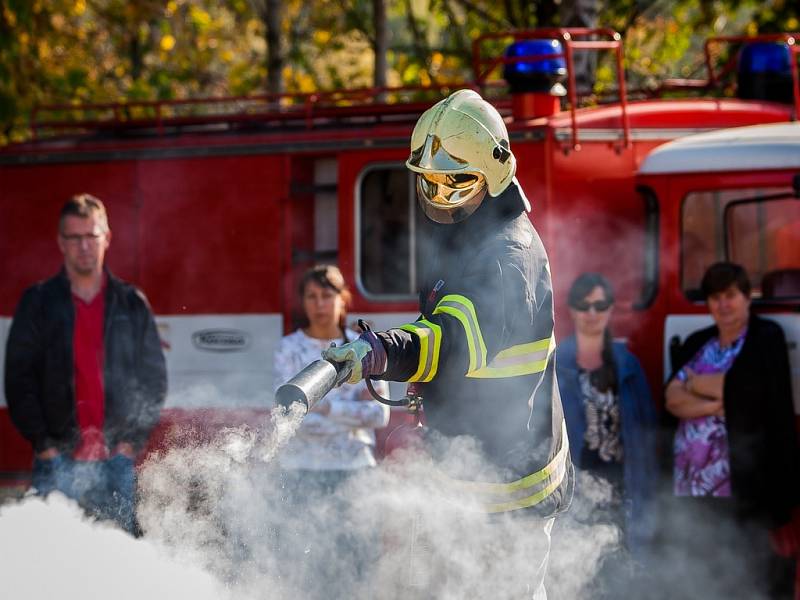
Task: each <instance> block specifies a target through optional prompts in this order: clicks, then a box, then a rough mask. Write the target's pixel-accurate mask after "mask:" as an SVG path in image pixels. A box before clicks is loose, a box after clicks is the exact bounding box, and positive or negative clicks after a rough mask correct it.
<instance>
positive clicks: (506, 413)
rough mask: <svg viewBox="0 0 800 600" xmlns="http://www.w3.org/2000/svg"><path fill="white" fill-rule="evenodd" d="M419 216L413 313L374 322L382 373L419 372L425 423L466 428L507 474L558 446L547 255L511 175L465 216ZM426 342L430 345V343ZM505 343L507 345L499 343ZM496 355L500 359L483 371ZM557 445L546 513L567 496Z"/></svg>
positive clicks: (541, 508) (456, 431) (445, 430)
mask: <svg viewBox="0 0 800 600" xmlns="http://www.w3.org/2000/svg"><path fill="white" fill-rule="evenodd" d="M428 226H429V227H430V229H431V231H428V232H425V233H427V234H428V235H426V236H425V237H424V239H423V242H427V243H428V244H429V245H428V246H427V247H424V249H423V254H422V256H423V257H424V261H423V267H422V268H423V278H422V281H423V284H422V286H421V288H420V311H421V313H422V314H421V316H420V318H419V319H418V321H417V322H415V323H413V324H409V325H407V326H404V327H403V328H398V329H391V330H389V331H387V332H382V333H380V334H379V336H380V337H381V339H382V341H383V343H384V346H385V347H386V350H387V361H388V370H387V372H386V373H385V374H384V375H382V378H384V379H389V380H393V381H423V382H424V383H423V384H422V388H423V391H422V395H423V403H424V407H425V416H426V420H427V424H428V425H429V426H430V427H431V429H433V430H435V431H437V432H439V433H441V434H444V435H445V436H447V437H455V436H461V435H468V436H471V437H472V438H473V439H475V440H477V441H478V442H479V444H480V447H481V449H482V451H483V453H484V455H485V456H486V457H487V458H488V459H489V461H490V462H491V463H492V464H494V465H495V466H496V467H499V468H500V469H501V470H502V471H503V472H504V474H505V476H506V477H507V479H505V480H506V481H511V480H513V479H515V478H520V477H524V476H526V475H528V474H531V473H534V472H537V471H538V470H540V469H541V468H542V467H543V466H544V465H545V464H546V463H547V462H548V461H550V460H552V459H553V457H554V455H555V453H556V452H557V451H558V450H559V449H561V442H562V431H563V430H562V427H563V414H562V410H561V400H560V397H559V394H558V384H557V382H556V378H555V369H554V367H555V358H554V353H553V350H554V348H555V347H554V342H553V339H552V336H553V297H552V287H551V281H550V271H549V266H548V259H547V254H546V252H545V250H544V247H543V245H542V242H541V240H540V239H539V236H538V234H537V233H536V231H535V230H534V228H533V226H532V225H531V222H530V220H529V219H528V217H527V215H526V213H525V210H524V208H523V204H522V199H521V192H520V190H519V188H518V187H517V184H516V183H514V184H512V185H511V186H509V187H508V188H507V189H506V190H505V191H504V192H503V193H502V194H501V195H500V196H498V197H497V198H491V197H488V196H487V197H486V199H485V200H484V201H483V203H482V204H481V206H480V208H479V209H478V210H477V211H476V212H475V213H474V214H473V215H472V216H470V217H469V218H467V219H466V220H464V221H462V222H460V223H456V224H449V225H432V226H431V225H430V224H429V225H428ZM420 237H422V236H420ZM470 304H471V306H470ZM473 309H474V313H473V312H472V310H473ZM473 321H475V322H474V323H473ZM478 333H479V334H480V335H478ZM425 338H427V339H425ZM423 340H424V344H425V347H423ZM437 343H438V344H439V345H438V353H437V352H434V351H432V348H433V347H435V346H436V344H437ZM526 348H528V349H529V351H528V352H527V353H526V352H525V350H526ZM504 350H507V351H509V352H506V353H505V354H500V353H501V351H504ZM526 354H527V356H528V364H529V365H531V364H534V365H535V364H536V363H538V366H536V367H535V368H534V369H533V372H532V371H531V369H528V370H527V372H525V370H524V368H523V372H519V371H517V372H514V369H515V368H517V367H518V366H519V361H520V360H522V361H523V362H524V360H525V356H524V355H526ZM426 356H427V357H428V358H429V359H430V360H432V361H435V362H436V369H435V371H436V372H435V374H434V375H433V376H430V372H431V371H432V370H433V366H434V365H433V364H430V365H428V364H423V363H425V362H426ZM504 357H506V358H504ZM436 359H438V360H436ZM428 362H430V361H428ZM500 365H505V366H506V367H507V369H506V370H505V371H497V370H495V371H494V372H492V368H493V367H496V366H500ZM515 365H517V367H515ZM508 369H510V371H509V370H508ZM426 373H427V375H426ZM426 380H427V381H426ZM564 443H565V444H566V443H567V442H566V436H564ZM564 453H565V454H566V456H565V458H566V465H567V467H566V468H567V470H568V472H567V474H566V476H565V477H564V478H563V483H562V485H560V486H559V487H558V489H556V490H555V492H554V493H553V494H552V495H551V496H550V497H549V498H548V499H547V501H545V502H543V503H541V504H540V505H538V506H537V509H538V510H537V512H540V513H543V514H552V513H554V512H557V511H558V510H561V509H563V508H565V507H566V505H567V504H568V502H569V498H570V495H571V463H570V461H569V456H568V450H567V448H566V447H564ZM476 479H478V480H479V479H480V477H476Z"/></svg>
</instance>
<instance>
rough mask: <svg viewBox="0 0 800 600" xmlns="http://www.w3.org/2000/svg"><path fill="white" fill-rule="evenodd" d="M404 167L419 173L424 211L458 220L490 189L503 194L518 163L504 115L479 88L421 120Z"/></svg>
mask: <svg viewBox="0 0 800 600" xmlns="http://www.w3.org/2000/svg"><path fill="white" fill-rule="evenodd" d="M406 166H407V167H408V168H409V169H411V170H412V171H414V172H415V173H417V195H418V197H419V202H420V204H421V206H422V209H423V210H424V211H425V214H426V215H428V217H430V218H431V219H433V220H434V221H437V222H439V223H454V222H458V221H461V220H463V219H465V218H467V217H468V216H470V215H471V214H472V213H473V212H475V211H476V210H477V208H478V206H480V204H481V202H482V201H483V199H484V197H485V195H486V193H487V192H488V194H489V195H490V196H499V195H500V193H502V192H503V190H505V189H506V188H507V187H508V185H509V184H510V183H511V181H512V179H513V178H514V172H515V171H516V166H517V163H516V160H515V158H514V155H513V154H512V153H511V149H510V147H509V143H508V131H507V130H506V125H505V123H504V122H503V118H502V117H501V116H500V113H498V112H497V110H496V109H495V108H494V107H493V106H492V105H491V104H489V103H488V102H486V101H485V100H484V99H483V98H481V97H480V95H478V93H477V92H474V91H472V90H459V91H457V92H454V93H452V94H451V95H450V96H448V97H447V98H445V99H444V100H441V101H440V102H438V103H436V104H435V105H434V106H432V107H431V108H429V109H428V110H427V111H425V112H424V113H423V114H422V116H421V117H420V118H419V121H417V124H416V126H415V127H414V132H413V133H412V134H411V156H409V158H408V160H407V161H406Z"/></svg>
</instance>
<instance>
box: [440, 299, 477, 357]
mask: <svg viewBox="0 0 800 600" xmlns="http://www.w3.org/2000/svg"><path fill="white" fill-rule="evenodd" d="M441 313H444V314H448V315H450V316H452V317H455V318H456V319H458V320H459V321H460V322H461V325H462V326H463V327H464V333H465V334H466V336H467V347H468V348H469V371H468V372H472V371H477V370H478V369H482V368H483V367H484V366H485V365H486V344H484V343H483V335H481V328H480V326H479V325H478V314H477V313H476V312H475V306H474V305H473V304H472V301H471V300H470V299H469V298H467V297H466V296H461V295H459V294H448V295H447V296H444V297H442V299H441V300H440V301H439V304H437V305H436V308H435V309H434V310H433V314H435V315H436V314H441Z"/></svg>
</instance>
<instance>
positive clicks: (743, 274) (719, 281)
mask: <svg viewBox="0 0 800 600" xmlns="http://www.w3.org/2000/svg"><path fill="white" fill-rule="evenodd" d="M732 285H735V286H736V287H737V288H739V291H740V292H742V293H743V294H744V295H745V296H746V297H747V298H749V297H750V289H751V287H750V278H749V277H747V271H745V270H744V267H742V266H741V265H737V264H736V263H732V262H718V263H714V264H713V265H711V266H710V267H708V269H706V272H705V275H703V280H702V281H701V282H700V289H701V290H703V298H705V299H706V300H708V297H709V296H711V295H712V294H717V293H719V292H724V291H725V290H727V289H728V288H729V287H731V286H732Z"/></svg>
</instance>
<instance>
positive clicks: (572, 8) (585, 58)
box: [559, 0, 603, 96]
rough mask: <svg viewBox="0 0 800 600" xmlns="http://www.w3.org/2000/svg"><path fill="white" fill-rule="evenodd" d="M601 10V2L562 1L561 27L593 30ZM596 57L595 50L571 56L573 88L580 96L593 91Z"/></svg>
mask: <svg viewBox="0 0 800 600" xmlns="http://www.w3.org/2000/svg"><path fill="white" fill-rule="evenodd" d="M602 8H603V1H602V0H563V1H562V2H561V10H560V11H559V17H560V21H561V26H562V27H588V28H595V27H597V19H598V17H599V15H600V11H601V9H602ZM597 56H598V55H597V51H596V50H578V51H577V52H575V53H574V54H573V57H574V61H573V62H574V71H575V87H576V92H577V93H578V95H580V96H586V95H589V94H591V93H592V92H593V90H594V82H595V72H596V71H597Z"/></svg>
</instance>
